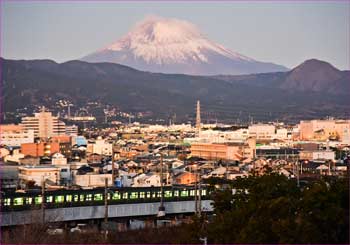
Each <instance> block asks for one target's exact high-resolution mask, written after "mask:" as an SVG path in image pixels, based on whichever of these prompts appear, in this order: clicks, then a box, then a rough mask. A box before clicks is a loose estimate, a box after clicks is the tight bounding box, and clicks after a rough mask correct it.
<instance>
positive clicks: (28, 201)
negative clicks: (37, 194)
mask: <svg viewBox="0 0 350 245" xmlns="http://www.w3.org/2000/svg"><path fill="white" fill-rule="evenodd" d="M32 202H33V198H31V197H26V204H29V205H30V204H32Z"/></svg>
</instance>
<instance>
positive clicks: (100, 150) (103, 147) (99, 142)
mask: <svg viewBox="0 0 350 245" xmlns="http://www.w3.org/2000/svg"><path fill="white" fill-rule="evenodd" d="M112 146H113V145H112V143H109V142H107V141H105V140H104V139H102V137H98V138H97V139H96V140H95V142H92V143H89V144H88V145H87V152H89V153H96V154H99V155H107V156H111V155H112Z"/></svg>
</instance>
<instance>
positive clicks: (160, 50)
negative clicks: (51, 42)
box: [81, 16, 288, 75]
mask: <svg viewBox="0 0 350 245" xmlns="http://www.w3.org/2000/svg"><path fill="white" fill-rule="evenodd" d="M81 60H83V61H87V62H91V63H100V62H110V63H118V64H123V65H126V66H130V67H133V68H135V69H138V70H143V71H149V72H157V73H181V74H190V75H217V74H227V75H241V74H252V73H266V72H278V71H287V70H288V69H287V68H286V67H284V66H281V65H276V64H273V63H267V62H260V61H257V60H254V59H252V58H249V57H246V56H244V55H242V54H239V53H237V52H234V51H231V50H229V49H227V48H225V47H223V46H222V45H219V44H217V43H215V42H213V41H211V40H209V39H208V38H207V37H205V36H204V35H203V34H202V33H201V32H200V31H199V29H198V28H197V27H196V26H194V25H193V24H191V23H189V22H187V21H183V20H178V19H169V18H163V17H158V16H150V17H147V18H146V19H144V20H143V21H142V22H140V23H138V24H137V25H136V26H135V27H134V28H133V29H132V30H131V31H130V32H129V33H127V34H126V35H125V36H124V37H122V38H121V39H119V40H118V41H117V42H115V43H113V44H111V45H109V46H107V47H106V48H103V49H101V50H99V51H96V52H94V53H92V54H89V55H87V56H85V57H83V58H82V59H81Z"/></svg>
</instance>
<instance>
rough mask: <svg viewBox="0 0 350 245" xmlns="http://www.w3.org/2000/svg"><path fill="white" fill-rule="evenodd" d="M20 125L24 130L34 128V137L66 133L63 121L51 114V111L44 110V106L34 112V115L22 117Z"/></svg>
mask: <svg viewBox="0 0 350 245" xmlns="http://www.w3.org/2000/svg"><path fill="white" fill-rule="evenodd" d="M21 125H22V127H23V128H24V129H26V130H34V137H39V138H48V137H52V136H57V135H65V134H66V125H65V123H64V122H62V121H60V120H59V119H58V117H54V116H52V113H51V112H46V111H45V109H44V108H43V109H42V111H41V112H39V113H35V114H34V117H23V118H22V124H21Z"/></svg>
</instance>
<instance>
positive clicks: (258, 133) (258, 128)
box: [248, 124, 276, 140]
mask: <svg viewBox="0 0 350 245" xmlns="http://www.w3.org/2000/svg"><path fill="white" fill-rule="evenodd" d="M248 130H249V136H250V137H254V138H256V139H257V140H272V139H274V138H275V134H276V127H275V126H274V125H270V124H253V125H250V126H249V127H248Z"/></svg>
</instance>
